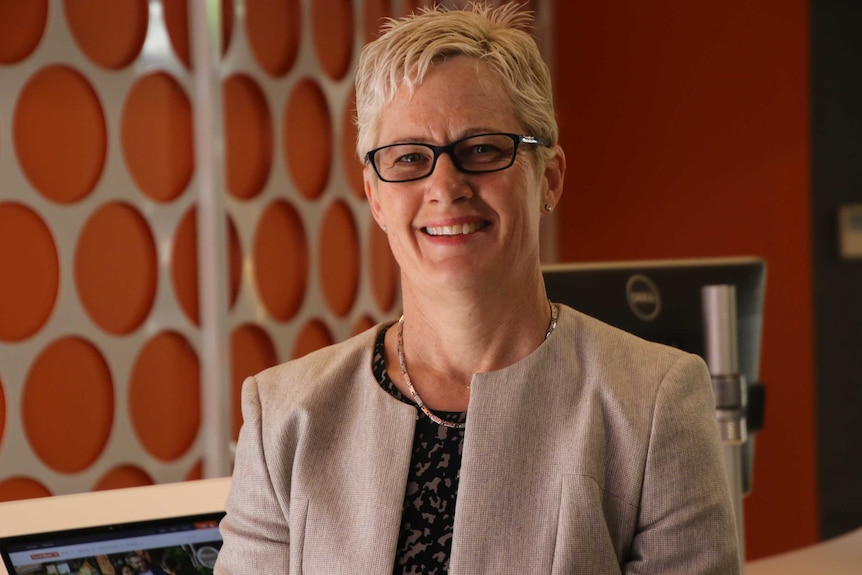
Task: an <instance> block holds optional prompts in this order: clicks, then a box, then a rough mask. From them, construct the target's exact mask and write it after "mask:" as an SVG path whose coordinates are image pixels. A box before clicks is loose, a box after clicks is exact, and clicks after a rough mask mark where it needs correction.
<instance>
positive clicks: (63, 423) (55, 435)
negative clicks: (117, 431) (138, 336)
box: [21, 337, 114, 473]
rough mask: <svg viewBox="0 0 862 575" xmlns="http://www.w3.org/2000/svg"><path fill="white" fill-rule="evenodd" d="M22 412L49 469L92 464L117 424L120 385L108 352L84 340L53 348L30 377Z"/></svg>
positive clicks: (30, 439) (32, 441)
mask: <svg viewBox="0 0 862 575" xmlns="http://www.w3.org/2000/svg"><path fill="white" fill-rule="evenodd" d="M21 411H22V419H23V422H24V431H25V433H26V434H27V440H28V442H29V443H30V445H31V446H32V447H33V451H34V452H35V453H36V454H37V455H38V456H39V458H40V459H42V461H44V462H45V464H46V465H48V466H49V467H50V468H52V469H54V470H56V471H59V472H61V473H75V472H78V471H82V470H84V469H86V468H87V467H89V466H90V465H92V464H93V462H95V461H96V459H97V458H98V457H99V454H100V453H101V452H102V450H103V449H104V448H105V445H106V444H107V442H108V436H109V435H110V433H111V425H112V423H113V421H114V386H113V381H112V378H111V372H110V371H109V369H108V364H107V363H106V362H105V359H104V357H102V354H101V353H100V352H99V350H98V349H96V347H95V346H94V345H93V344H91V343H90V342H88V341H86V340H84V339H82V338H80V337H65V338H62V339H59V340H57V341H55V342H54V343H52V344H51V345H49V346H48V347H47V348H45V349H44V350H43V351H42V352H41V353H40V354H39V356H38V357H37V358H36V361H34V362H33V365H32V366H31V367H30V372H29V373H28V374H27V379H26V381H25V382H24V392H23V397H22V400H21Z"/></svg>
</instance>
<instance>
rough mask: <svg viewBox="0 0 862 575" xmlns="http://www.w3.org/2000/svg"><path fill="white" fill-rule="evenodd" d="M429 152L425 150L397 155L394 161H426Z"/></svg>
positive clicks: (406, 162) (404, 162) (403, 162)
mask: <svg viewBox="0 0 862 575" xmlns="http://www.w3.org/2000/svg"><path fill="white" fill-rule="evenodd" d="M428 157H429V156H428V154H426V153H423V152H409V153H406V154H402V155H400V156H398V157H396V158H395V159H394V160H393V163H396V164H415V163H417V162H424V161H427V160H428Z"/></svg>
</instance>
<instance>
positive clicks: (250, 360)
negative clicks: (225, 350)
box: [230, 324, 278, 439]
mask: <svg viewBox="0 0 862 575" xmlns="http://www.w3.org/2000/svg"><path fill="white" fill-rule="evenodd" d="M230 357H231V381H232V385H231V396H230V397H231V438H233V439H236V438H237V437H239V428H240V427H241V426H242V409H241V407H242V405H241V392H242V383H243V381H245V378H247V377H248V376H250V375H255V374H257V373H259V372H261V371H263V370H264V369H266V368H268V367H271V366H273V365H275V364H276V363H278V353H277V352H276V350H275V345H273V343H272V339H270V337H269V335H267V333H266V332H265V331H264V330H263V328H261V327H260V326H257V325H253V324H246V325H242V326H240V327H238V328H236V329H235V330H234V331H233V333H232V334H231V336H230Z"/></svg>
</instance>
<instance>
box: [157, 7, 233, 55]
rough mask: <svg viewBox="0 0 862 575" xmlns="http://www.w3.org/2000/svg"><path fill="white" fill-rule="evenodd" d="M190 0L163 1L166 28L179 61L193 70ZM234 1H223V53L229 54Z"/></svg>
mask: <svg viewBox="0 0 862 575" xmlns="http://www.w3.org/2000/svg"><path fill="white" fill-rule="evenodd" d="M188 5H189V2H188V0H162V8H163V10H164V15H165V28H166V29H167V31H168V39H170V42H171V46H172V47H173V49H174V54H176V56H177V59H178V60H179V61H180V62H182V63H183V64H184V65H185V67H186V68H191V67H192V65H191V49H190V45H189V14H188ZM233 19H234V14H233V0H221V53H222V55H224V54H225V52H227V49H228V47H229V46H230V40H231V36H232V35H233Z"/></svg>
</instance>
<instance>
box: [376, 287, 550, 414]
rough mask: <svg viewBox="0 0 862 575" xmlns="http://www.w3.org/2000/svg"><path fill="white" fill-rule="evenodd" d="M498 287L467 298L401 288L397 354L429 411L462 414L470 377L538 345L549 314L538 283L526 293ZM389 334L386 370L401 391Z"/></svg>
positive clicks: (393, 342)
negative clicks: (401, 315) (400, 337)
mask: <svg viewBox="0 0 862 575" xmlns="http://www.w3.org/2000/svg"><path fill="white" fill-rule="evenodd" d="M502 287H503V286H501V289H499V290H495V291H494V293H493V294H492V295H490V296H487V295H482V296H477V297H470V296H469V295H465V294H464V293H461V292H459V293H456V294H451V293H446V294H440V293H435V294H431V295H430V296H429V294H426V293H423V292H422V291H419V290H415V289H412V287H411V286H405V288H404V292H403V303H404V325H403V345H404V348H403V353H404V356H405V358H406V361H407V364H408V366H409V371H410V376H411V379H412V380H413V383H414V385H415V386H416V388H417V389H418V391H419V394H420V395H421V396H422V398H423V399H424V400H425V402H426V403H427V404H428V406H429V407H431V408H432V409H435V408H436V409H444V410H452V411H459V410H463V409H466V400H467V399H468V398H469V388H468V385H469V382H470V380H471V378H472V376H473V374H474V373H479V372H486V371H494V370H498V369H502V368H504V367H507V366H509V365H512V364H514V363H516V362H518V361H520V360H521V359H523V358H525V357H526V356H527V355H529V354H530V353H532V352H533V351H534V350H535V349H536V347H538V346H539V345H540V344H541V343H542V341H543V340H544V338H545V335H546V333H547V331H548V326H549V323H550V320H551V311H550V307H549V304H548V300H547V298H546V295H545V291H544V284H543V283H541V279H540V278H539V280H538V281H537V282H536V285H535V288H534V289H533V290H532V291H530V292H527V293H525V290H524V289H523V288H522V289H520V290H519V292H518V293H508V292H506V291H505V290H504V289H502ZM441 302H442V303H441ZM395 331H396V330H390V333H389V334H388V335H387V346H386V347H387V356H388V358H387V365H388V366H389V372H390V375H391V376H393V381H395V382H396V385H398V387H399V388H401V387H402V386H403V385H404V381H403V378H402V377H401V374H400V370H399V368H398V361H397V357H396V353H395V352H396V343H397V342H396V338H395V335H396V334H395V333H394V332H395ZM402 391H403V390H402ZM408 397H409V395H408ZM458 408H460V409H458Z"/></svg>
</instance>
